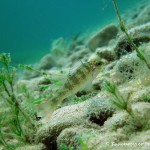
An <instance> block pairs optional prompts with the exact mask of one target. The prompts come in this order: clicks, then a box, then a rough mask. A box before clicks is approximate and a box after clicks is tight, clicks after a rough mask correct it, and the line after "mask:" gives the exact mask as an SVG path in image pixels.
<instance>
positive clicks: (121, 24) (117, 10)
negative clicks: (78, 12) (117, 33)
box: [112, 0, 150, 69]
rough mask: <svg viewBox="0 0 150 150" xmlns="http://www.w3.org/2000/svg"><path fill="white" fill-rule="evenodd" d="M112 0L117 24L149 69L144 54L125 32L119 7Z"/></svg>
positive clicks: (149, 65)
mask: <svg viewBox="0 0 150 150" xmlns="http://www.w3.org/2000/svg"><path fill="white" fill-rule="evenodd" d="M112 1H113V4H114V7H115V10H116V13H117V16H118V19H119V24H120V28H121V30H122V31H123V32H124V33H125V34H126V36H127V38H128V41H129V43H130V44H131V46H132V47H133V48H134V49H135V50H136V52H137V54H138V57H139V58H140V59H142V60H143V61H144V62H145V63H146V65H147V67H148V68H149V69H150V64H149V63H148V61H147V60H146V58H145V56H144V55H143V54H142V53H141V51H140V50H139V49H138V47H137V46H136V45H135V44H134V42H133V40H132V38H131V37H130V35H129V34H128V32H127V29H126V27H125V25H124V22H123V20H122V18H121V15H120V13H119V9H118V6H117V2H116V0H112Z"/></svg>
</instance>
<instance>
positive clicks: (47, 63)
mask: <svg viewBox="0 0 150 150" xmlns="http://www.w3.org/2000/svg"><path fill="white" fill-rule="evenodd" d="M54 66H56V60H55V58H54V56H52V55H51V54H47V55H45V56H44V57H43V58H42V59H41V60H40V63H39V68H40V69H44V70H47V69H50V68H52V67H54Z"/></svg>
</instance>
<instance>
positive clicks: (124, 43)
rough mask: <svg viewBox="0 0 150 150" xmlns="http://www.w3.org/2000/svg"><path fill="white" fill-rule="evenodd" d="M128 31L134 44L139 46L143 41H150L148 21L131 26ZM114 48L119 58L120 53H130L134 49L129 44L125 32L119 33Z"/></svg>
mask: <svg viewBox="0 0 150 150" xmlns="http://www.w3.org/2000/svg"><path fill="white" fill-rule="evenodd" d="M128 33H129V35H130V36H131V38H132V40H133V42H134V43H135V45H137V46H140V45H142V44H143V43H148V42H150V23H147V24H144V25H140V26H136V27H133V28H131V29H130V30H129V31H128ZM114 50H115V52H116V55H117V57H118V58H120V57H121V56H122V55H126V54H127V53H131V52H132V51H133V50H134V49H133V48H132V46H131V45H130V44H129V41H128V39H127V36H126V35H125V34H121V35H120V37H119V39H118V41H117V44H116V46H115V48H114Z"/></svg>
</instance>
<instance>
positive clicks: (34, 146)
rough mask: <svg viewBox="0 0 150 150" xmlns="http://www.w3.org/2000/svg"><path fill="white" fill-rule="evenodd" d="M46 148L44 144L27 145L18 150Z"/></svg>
mask: <svg viewBox="0 0 150 150" xmlns="http://www.w3.org/2000/svg"><path fill="white" fill-rule="evenodd" d="M44 149H45V146H44V145H43V144H38V145H26V146H22V147H18V148H17V149H16V150H44Z"/></svg>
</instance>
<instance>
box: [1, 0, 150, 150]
mask: <svg viewBox="0 0 150 150" xmlns="http://www.w3.org/2000/svg"><path fill="white" fill-rule="evenodd" d="M112 2H113V4H114V8H115V10H116V13H117V16H118V19H119V26H117V25H115V24H110V25H107V26H105V27H104V28H100V30H96V31H95V33H91V34H89V33H88V34H87V35H86V34H85V35H81V34H77V35H76V36H75V37H74V38H73V39H72V40H70V41H68V42H67V41H65V40H64V39H63V38H59V39H58V40H55V41H54V42H53V43H52V49H51V51H52V52H51V53H50V54H46V55H45V56H44V57H43V58H41V60H40V62H39V63H38V64H36V65H24V64H20V65H18V66H17V67H13V66H12V63H11V56H10V54H6V53H1V54H0V63H1V64H0V106H1V109H0V149H2V150H5V149H6V150H7V149H8V150H15V149H17V150H25V149H27V150H49V149H50V150H57V149H58V150H104V149H115V150H120V149H122V150H124V149H125V150H127V149H131V148H132V147H134V148H136V149H137V150H140V149H141V148H142V149H143V150H148V149H149V143H150V113H149V112H150V19H149V18H147V20H146V19H144V21H145V22H143V20H142V21H141V19H142V18H140V17H135V14H134V17H133V16H130V19H131V20H132V21H131V22H130V21H129V22H128V19H127V18H128V17H129V16H124V18H126V21H125V22H126V24H127V25H125V23H124V21H123V19H122V17H121V15H120V12H119V9H118V6H117V3H116V0H112ZM143 5H144V7H146V10H147V11H145V10H143V11H144V12H142V9H141V6H139V8H138V9H137V12H136V13H137V14H139V13H142V14H143V13H145V14H146V13H149V10H150V9H147V7H150V4H148V3H145V4H143ZM137 7H138V6H137ZM142 8H143V7H142ZM130 14H131V12H130ZM141 22H142V24H140V23H141ZM127 29H128V30H127ZM76 62H78V63H76ZM20 69H22V71H21V72H20V71H19V70H20Z"/></svg>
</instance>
